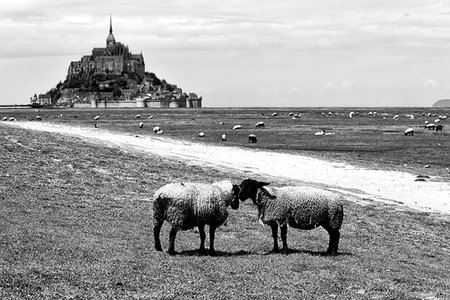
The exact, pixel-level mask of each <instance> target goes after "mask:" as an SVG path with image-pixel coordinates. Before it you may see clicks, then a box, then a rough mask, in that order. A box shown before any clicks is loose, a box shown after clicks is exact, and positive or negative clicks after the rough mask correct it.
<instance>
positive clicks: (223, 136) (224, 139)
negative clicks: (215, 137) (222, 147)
mask: <svg viewBox="0 0 450 300" xmlns="http://www.w3.org/2000/svg"><path fill="white" fill-rule="evenodd" d="M226 140H227V135H226V134H225V133H224V134H222V142H225V141H226Z"/></svg>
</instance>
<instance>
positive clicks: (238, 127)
mask: <svg viewBox="0 0 450 300" xmlns="http://www.w3.org/2000/svg"><path fill="white" fill-rule="evenodd" d="M238 129H242V126H241V125H234V126H233V130H238Z"/></svg>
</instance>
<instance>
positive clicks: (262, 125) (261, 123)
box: [255, 122, 265, 128]
mask: <svg viewBox="0 0 450 300" xmlns="http://www.w3.org/2000/svg"><path fill="white" fill-rule="evenodd" d="M264 126H265V124H264V122H258V123H256V125H255V127H256V128H264Z"/></svg>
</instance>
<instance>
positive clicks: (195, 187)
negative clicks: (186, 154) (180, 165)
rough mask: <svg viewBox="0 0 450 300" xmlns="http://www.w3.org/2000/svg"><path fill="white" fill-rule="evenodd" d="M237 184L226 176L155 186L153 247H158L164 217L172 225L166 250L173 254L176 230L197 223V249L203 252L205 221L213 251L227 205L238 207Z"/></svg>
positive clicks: (210, 248) (188, 227) (226, 215)
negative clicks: (218, 179) (217, 179)
mask: <svg viewBox="0 0 450 300" xmlns="http://www.w3.org/2000/svg"><path fill="white" fill-rule="evenodd" d="M238 193H239V187H238V186H237V185H234V184H232V183H231V182H230V181H228V180H224V181H220V182H215V183H213V184H207V183H193V182H186V183H170V184H166V185H164V186H163V187H161V188H159V189H158V190H157V191H156V192H155V195H154V201H153V225H154V227H153V233H154V239H155V249H156V250H157V251H162V247H161V241H160V237H159V235H160V232H161V227H162V225H163V223H164V221H167V222H168V223H170V225H171V226H172V229H171V230H170V234H169V236H170V238H169V249H168V253H169V254H171V255H173V254H175V237H176V234H177V232H178V231H179V230H188V229H192V228H194V227H198V229H199V232H200V249H199V251H200V253H205V252H206V250H205V238H206V235H205V225H209V243H210V247H209V252H210V254H211V255H214V254H215V250H214V237H215V231H216V228H217V227H219V226H220V225H222V224H224V223H225V221H226V220H227V217H228V211H227V207H228V206H231V208H233V209H238V208H239V198H238V197H237V196H238Z"/></svg>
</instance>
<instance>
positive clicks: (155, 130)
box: [153, 126, 161, 133]
mask: <svg viewBox="0 0 450 300" xmlns="http://www.w3.org/2000/svg"><path fill="white" fill-rule="evenodd" d="M158 131H161V128H160V127H159V126H155V127H153V133H158Z"/></svg>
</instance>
